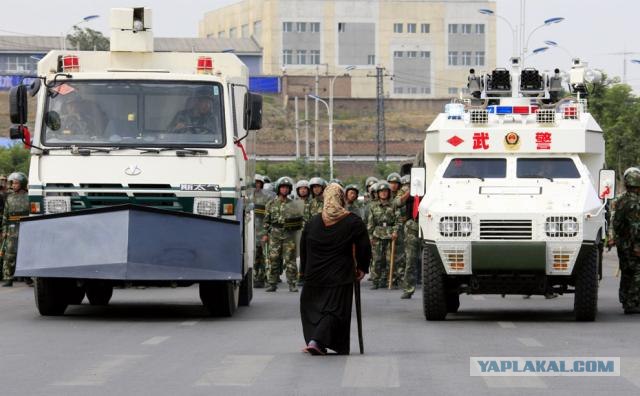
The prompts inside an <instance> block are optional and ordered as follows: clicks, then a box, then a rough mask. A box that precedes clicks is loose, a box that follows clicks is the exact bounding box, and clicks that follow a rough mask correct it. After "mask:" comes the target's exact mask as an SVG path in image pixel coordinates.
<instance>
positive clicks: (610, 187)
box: [598, 169, 616, 200]
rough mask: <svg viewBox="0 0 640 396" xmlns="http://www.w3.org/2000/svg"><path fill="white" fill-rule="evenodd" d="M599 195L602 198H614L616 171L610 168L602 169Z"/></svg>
mask: <svg viewBox="0 0 640 396" xmlns="http://www.w3.org/2000/svg"><path fill="white" fill-rule="evenodd" d="M598 186H599V187H598V196H599V197H600V199H604V200H607V199H613V198H615V197H616V171H614V170H610V169H601V170H600V181H599V182H598Z"/></svg>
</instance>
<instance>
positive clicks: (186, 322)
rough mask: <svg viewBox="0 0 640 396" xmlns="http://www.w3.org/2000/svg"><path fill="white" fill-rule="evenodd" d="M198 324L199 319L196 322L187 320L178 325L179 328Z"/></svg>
mask: <svg viewBox="0 0 640 396" xmlns="http://www.w3.org/2000/svg"><path fill="white" fill-rule="evenodd" d="M198 322H200V319H198V320H187V321H184V322H182V323H180V326H194V325H196V324H198Z"/></svg>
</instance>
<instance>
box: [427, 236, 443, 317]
mask: <svg viewBox="0 0 640 396" xmlns="http://www.w3.org/2000/svg"><path fill="white" fill-rule="evenodd" d="M445 278H446V274H445V272H444V268H442V263H440V260H438V258H437V257H435V256H434V255H433V254H432V253H431V249H430V248H428V247H425V248H424V249H423V251H422V282H423V284H422V309H423V311H424V317H425V318H426V319H427V320H444V318H445V317H446V316H447V295H446V291H445V285H446V282H445V281H446V279H445Z"/></svg>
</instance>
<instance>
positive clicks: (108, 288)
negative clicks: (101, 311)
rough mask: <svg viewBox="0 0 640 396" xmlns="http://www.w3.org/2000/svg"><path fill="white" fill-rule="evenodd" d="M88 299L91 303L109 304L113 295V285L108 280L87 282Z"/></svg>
mask: <svg viewBox="0 0 640 396" xmlns="http://www.w3.org/2000/svg"><path fill="white" fill-rule="evenodd" d="M86 289H87V299H88V300H89V303H90V304H91V305H109V301H111V297H112V296H113V286H112V285H110V284H109V283H107V282H100V281H97V282H89V283H87V287H86Z"/></svg>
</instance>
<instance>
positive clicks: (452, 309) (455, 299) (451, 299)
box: [447, 292, 460, 313]
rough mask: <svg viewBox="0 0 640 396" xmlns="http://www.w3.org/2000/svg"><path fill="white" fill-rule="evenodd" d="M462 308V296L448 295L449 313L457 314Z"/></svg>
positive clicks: (456, 294)
mask: <svg viewBox="0 0 640 396" xmlns="http://www.w3.org/2000/svg"><path fill="white" fill-rule="evenodd" d="M458 308H460V295H459V294H458V293H457V292H456V293H447V312H448V313H456V312H458Z"/></svg>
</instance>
